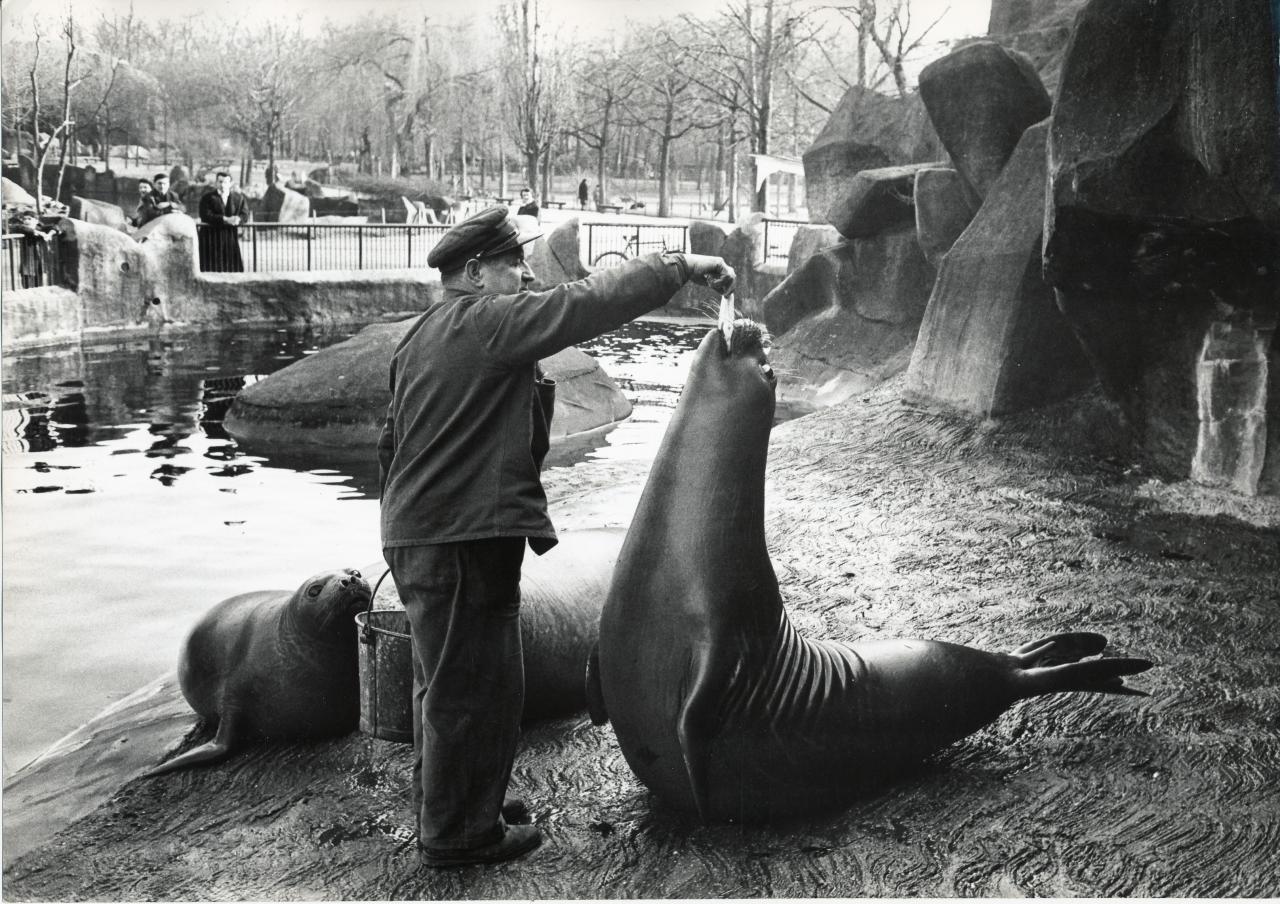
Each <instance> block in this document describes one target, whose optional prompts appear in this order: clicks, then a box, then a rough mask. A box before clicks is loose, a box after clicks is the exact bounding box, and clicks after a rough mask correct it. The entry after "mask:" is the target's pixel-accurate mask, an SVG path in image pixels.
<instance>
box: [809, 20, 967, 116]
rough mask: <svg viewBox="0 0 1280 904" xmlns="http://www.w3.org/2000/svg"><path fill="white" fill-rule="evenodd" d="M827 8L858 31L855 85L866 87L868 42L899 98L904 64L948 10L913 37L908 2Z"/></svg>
mask: <svg viewBox="0 0 1280 904" xmlns="http://www.w3.org/2000/svg"><path fill="white" fill-rule="evenodd" d="M829 8H830V9H832V10H835V11H836V12H837V13H839V14H840V15H841V16H842V17H843V18H844V19H845V21H847V22H848V23H849V24H850V25H852V26H853V28H854V30H855V31H856V32H857V35H858V61H857V67H858V68H857V79H858V80H857V84H858V85H860V86H864V87H865V86H867V65H866V57H867V41H868V40H870V42H871V43H872V44H873V45H874V46H875V48H876V51H877V52H878V54H879V57H880V63H881V64H883V65H884V66H885V68H886V69H887V70H888V73H889V75H891V76H892V77H893V83H894V85H896V86H897V89H898V94H900V95H906V93H907V75H906V70H905V68H904V65H903V64H904V63H905V61H906V59H907V57H908V56H910V55H911V54H912V53H913V52H914V51H915V50H916V48H918V47H919V46H920V45H921V44H923V43H924V39H925V38H926V37H927V36H928V35H929V32H930V31H932V30H933V27H934V26H935V25H937V24H938V22H940V21H941V20H942V17H943V16H945V15H946V14H947V12H948V9H949V8H948V9H944V10H943V11H942V12H941V13H940V14H939V15H938V17H937V18H936V19H934V20H933V21H932V22H930V23H929V24H928V25H926V26H925V27H924V29H923V30H922V31H921V32H920V33H919V34H914V35H913V34H912V22H911V0H858V2H857V3H856V4H848V5H843V6H841V5H837V6H831V7H829ZM847 84H848V82H846V85H847Z"/></svg>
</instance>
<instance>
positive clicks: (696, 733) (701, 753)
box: [676, 651, 711, 823]
mask: <svg viewBox="0 0 1280 904" xmlns="http://www.w3.org/2000/svg"><path fill="white" fill-rule="evenodd" d="M709 670H710V661H709V658H708V656H707V655H706V653H705V651H704V652H703V653H701V654H700V655H695V657H694V660H693V662H692V663H691V671H692V673H693V676H694V677H693V681H692V685H691V687H690V688H689V693H688V694H687V695H686V697H685V701H684V706H683V707H682V708H681V710H680V716H679V719H678V721H677V723H676V738H677V739H678V740H679V742H680V754H681V756H682V757H683V759H684V768H685V772H686V773H687V774H688V776H689V791H690V793H691V794H692V795H693V803H694V806H696V807H697V809H698V818H699V819H701V820H702V821H703V822H704V823H705V822H709V821H710V817H711V806H710V793H709V791H708V788H707V756H706V750H707V742H708V740H709V737H708V736H707V732H706V728H705V726H706V725H707V720H706V719H705V718H703V709H704V708H705V707H706V706H707V703H708V700H709V699H710V698H709V697H708V695H707V693H706V691H707V688H706V684H707V680H708V678H709V675H708V672H709Z"/></svg>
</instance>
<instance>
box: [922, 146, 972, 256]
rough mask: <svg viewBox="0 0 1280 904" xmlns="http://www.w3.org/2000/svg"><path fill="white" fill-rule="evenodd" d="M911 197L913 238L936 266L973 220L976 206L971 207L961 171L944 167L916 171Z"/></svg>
mask: <svg viewBox="0 0 1280 904" xmlns="http://www.w3.org/2000/svg"><path fill="white" fill-rule="evenodd" d="M914 199H915V207H916V211H915V212H916V240H917V241H918V242H919V243H920V250H921V251H923V252H924V256H925V258H926V259H928V261H929V263H930V264H931V265H932V266H933V267H935V268H937V267H939V266H941V265H942V256H943V255H944V254H946V253H947V252H948V251H950V250H951V246H952V245H954V244H955V243H956V239H958V238H960V235H961V233H963V232H964V231H965V228H966V227H967V226H968V225H969V223H970V222H971V221H972V220H973V215H974V212H975V208H974V207H971V206H970V202H969V198H968V194H967V193H966V191H965V188H964V180H963V179H962V178H961V177H960V174H959V173H958V172H956V171H955V170H953V169H951V168H950V167H945V166H933V167H929V168H928V169H923V170H920V171H919V172H918V173H916V184H915V190H914Z"/></svg>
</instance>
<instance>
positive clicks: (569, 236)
mask: <svg viewBox="0 0 1280 904" xmlns="http://www.w3.org/2000/svg"><path fill="white" fill-rule="evenodd" d="M528 257H529V266H530V267H531V268H532V269H533V275H534V282H533V286H534V288H535V289H539V290H541V289H549V288H551V287H552V286H558V285H560V284H561V283H567V282H574V281H576V280H579V279H582V278H584V277H585V276H586V275H587V272H588V271H587V268H586V267H585V266H583V263H582V255H581V253H580V252H579V250H578V218H577V217H572V218H570V219H568V220H565V221H564V222H563V223H561V224H560V225H558V226H557V227H556V228H555V229H553V230H551V232H550V233H549V234H547V235H544V236H543V237H542V238H540V239H538V240H537V241H536V242H534V243H533V246H532V248H530V249H529V251H528Z"/></svg>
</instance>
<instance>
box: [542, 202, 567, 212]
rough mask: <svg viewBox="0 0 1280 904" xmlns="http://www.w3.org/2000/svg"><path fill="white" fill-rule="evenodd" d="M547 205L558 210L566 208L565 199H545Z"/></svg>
mask: <svg viewBox="0 0 1280 904" xmlns="http://www.w3.org/2000/svg"><path fill="white" fill-rule="evenodd" d="M543 203H544V204H546V206H547V207H554V208H555V209H556V210H564V202H563V201H544V202H543Z"/></svg>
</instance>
